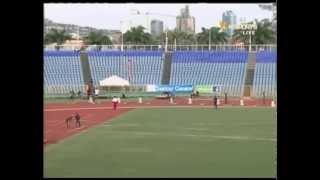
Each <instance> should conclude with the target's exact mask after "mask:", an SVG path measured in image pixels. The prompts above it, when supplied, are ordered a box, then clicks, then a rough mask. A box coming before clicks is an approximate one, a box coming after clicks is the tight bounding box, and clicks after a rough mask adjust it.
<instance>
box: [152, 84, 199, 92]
mask: <svg viewBox="0 0 320 180" xmlns="http://www.w3.org/2000/svg"><path fill="white" fill-rule="evenodd" d="M155 90H156V92H173V91H174V92H191V91H192V90H193V87H192V85H182V86H179V85H157V86H156V87H155Z"/></svg>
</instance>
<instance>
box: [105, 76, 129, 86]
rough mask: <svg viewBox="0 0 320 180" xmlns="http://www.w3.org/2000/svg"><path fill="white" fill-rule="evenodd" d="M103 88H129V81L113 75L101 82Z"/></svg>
mask: <svg viewBox="0 0 320 180" xmlns="http://www.w3.org/2000/svg"><path fill="white" fill-rule="evenodd" d="M99 84H100V86H101V87H112V86H118V87H119V86H129V85H130V83H129V81H128V80H125V79H123V78H121V77H119V76H116V75H113V76H110V77H108V78H106V79H104V80H102V81H99Z"/></svg>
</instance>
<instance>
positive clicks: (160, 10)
mask: <svg viewBox="0 0 320 180" xmlns="http://www.w3.org/2000/svg"><path fill="white" fill-rule="evenodd" d="M185 5H189V10H190V14H191V16H194V17H195V21H196V33H198V32H201V27H206V28H208V27H211V26H218V23H219V21H221V20H222V13H223V12H225V11H227V10H232V11H233V12H234V13H235V14H236V16H237V23H238V22H239V21H240V18H245V20H246V21H251V20H254V19H258V20H261V19H264V18H269V19H271V18H272V12H271V11H267V10H263V9H261V8H260V7H259V6H258V4H213V3H210V4H208V3H192V4H191V3H189V4H188V3H180V4H177V3H170V4H169V3H163V4H156V3H149V4H142V3H141V4H140V3H139V4H137V3H117V4H116V3H112V4H111V3H86V4H84V3H74V4H72V3H69V4H66V3H46V4H45V5H44V17H45V18H48V19H50V20H52V21H54V22H58V23H66V24H76V25H80V26H90V27H94V28H99V29H114V30H122V31H123V32H125V31H126V30H128V29H129V28H130V26H131V27H133V26H137V25H142V26H144V27H147V28H148V27H149V26H150V22H151V20H152V19H158V20H162V21H164V26H165V28H166V27H168V28H169V29H174V28H175V26H176V19H175V17H171V16H160V15H157V14H163V15H173V16H177V15H179V14H180V10H181V9H182V8H184V7H185ZM133 9H136V10H139V11H140V12H142V13H147V12H148V13H149V14H150V15H149V17H148V16H146V15H134V14H133V11H132V10H133ZM152 13H153V14H152ZM121 21H122V23H121ZM147 22H149V23H147ZM147 24H149V26H147Z"/></svg>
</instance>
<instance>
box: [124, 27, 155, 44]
mask: <svg viewBox="0 0 320 180" xmlns="http://www.w3.org/2000/svg"><path fill="white" fill-rule="evenodd" d="M144 29H145V28H144V27H143V26H138V27H132V28H131V29H130V30H128V31H127V32H126V33H124V35H123V41H124V43H125V44H153V43H154V41H153V39H152V36H151V34H150V33H145V32H144Z"/></svg>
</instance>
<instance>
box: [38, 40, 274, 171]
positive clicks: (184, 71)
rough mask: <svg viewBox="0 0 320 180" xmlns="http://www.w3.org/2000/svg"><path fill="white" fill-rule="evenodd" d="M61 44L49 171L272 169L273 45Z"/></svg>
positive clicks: (48, 89) (48, 66) (53, 71)
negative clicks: (76, 116) (73, 118)
mask: <svg viewBox="0 0 320 180" xmlns="http://www.w3.org/2000/svg"><path fill="white" fill-rule="evenodd" d="M56 47H57V46H45V47H44V52H43V72H44V86H43V88H44V176H45V177H276V174H277V172H276V169H277V165H276V162H277V161H276V156H277V148H276V145H277V130H276V128H277V118H276V117H277V114H276V106H277V46H276V45H275V44H250V45H243V44H242V45H235V44H210V45H199V44H197V45H195V44H192V45H176V44H173V45H171V44H168V42H166V44H164V45H132V44H131V45H126V44H120V45H119V44H114V45H100V46H99V47H97V46H96V45H85V46H64V45H61V46H60V47H59V48H56ZM90 87H92V88H93V89H91V90H92V91H91V94H90V93H89V90H88V89H90ZM88 93H89V94H88ZM214 97H216V98H217V99H216V100H214ZM115 99H116V102H117V103H116V104H117V105H116V108H115V107H114V106H113V105H114V100H115ZM215 105H216V106H215ZM74 113H78V114H79V115H80V117H81V120H80V121H81V126H79V127H77V126H76V124H74V123H73V122H72V121H71V124H70V127H68V126H66V122H67V120H66V118H68V117H70V116H72V115H73V114H74Z"/></svg>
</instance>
